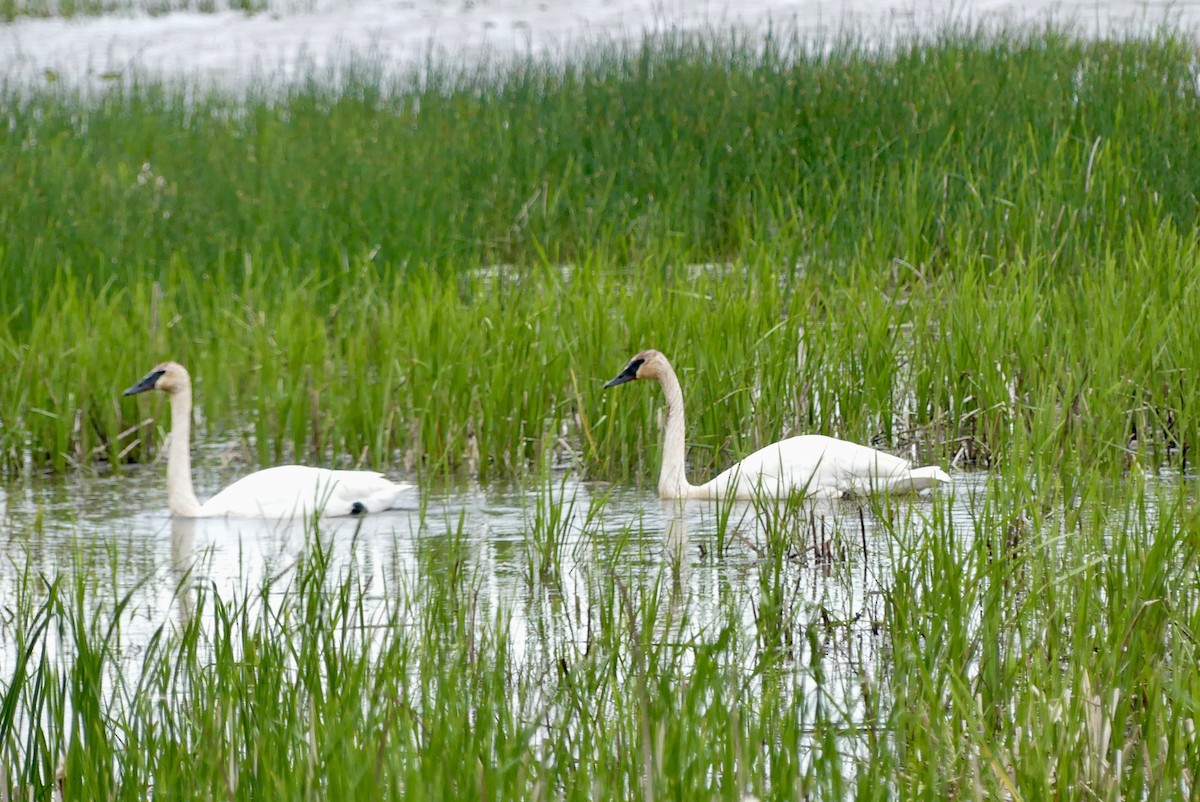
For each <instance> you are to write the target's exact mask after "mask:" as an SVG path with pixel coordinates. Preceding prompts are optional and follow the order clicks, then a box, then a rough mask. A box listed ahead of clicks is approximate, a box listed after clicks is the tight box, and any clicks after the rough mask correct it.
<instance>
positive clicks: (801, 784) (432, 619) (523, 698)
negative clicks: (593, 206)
mask: <svg viewBox="0 0 1200 802" xmlns="http://www.w3.org/2000/svg"><path fill="white" fill-rule="evenodd" d="M1160 491H1162V495H1161V496H1160V497H1158V498H1154V497H1152V496H1151V495H1149V494H1148V493H1147V492H1146V491H1145V490H1143V488H1142V487H1141V484H1140V483H1133V484H1132V485H1130V486H1129V487H1127V488H1126V489H1125V490H1124V491H1121V492H1119V493H1116V494H1115V496H1114V494H1113V493H1112V491H1111V490H1110V489H1108V488H1101V487H1100V486H1099V485H1097V484H1096V483H1092V484H1089V485H1088V486H1087V487H1085V488H1082V489H1081V493H1080V495H1079V497H1078V498H1077V499H1076V500H1075V503H1072V504H1068V505H1057V506H1053V507H1049V506H1048V507H1046V508H1045V511H1044V513H1043V514H1036V513H1035V515H1034V516H1031V517H1026V516H1027V515H1028V513H1029V511H1030V510H1037V509H1039V507H1040V503H1041V502H1042V501H1043V500H1044V499H1043V498H1042V497H1040V496H1036V495H1032V494H1030V493H1029V491H1027V490H1025V489H1023V488H1021V487H1020V486H1017V485H1011V484H1010V485H1005V484H1000V483H993V484H992V486H991V487H989V489H988V494H987V497H986V500H981V501H980V502H979V503H978V504H976V505H974V507H973V508H972V509H973V511H974V520H972V521H969V522H964V521H963V520H962V518H961V517H960V518H959V519H958V520H957V521H956V520H955V519H954V518H953V517H952V516H951V515H950V508H951V506H952V505H951V504H950V503H949V501H948V500H939V501H935V502H933V503H932V506H930V505H928V504H919V505H917V506H914V507H912V508H901V507H885V508H881V509H878V510H874V511H870V510H868V511H867V512H866V517H865V519H864V521H869V522H870V523H869V529H870V531H869V535H868V531H867V529H863V530H862V531H861V532H860V531H859V518H858V515H857V514H854V513H853V511H852V508H846V511H847V512H850V514H848V515H846V516H845V520H843V521H842V522H841V525H840V526H839V527H836V528H833V527H831V528H829V529H825V522H824V521H822V525H821V526H822V530H821V531H822V536H821V537H822V539H823V538H825V537H828V538H829V542H831V543H832V547H831V548H828V549H820V548H816V546H817V545H818V543H817V540H816V538H814V537H812V536H811V535H813V534H815V531H816V530H815V529H811V530H810V528H809V527H808V526H807V525H806V524H807V522H808V520H809V519H808V516H807V515H806V514H805V513H804V511H803V510H800V509H793V510H785V511H783V513H782V514H780V515H777V516H769V515H768V516H763V517H762V518H761V520H760V527H759V528H758V529H757V532H758V534H757V535H754V536H753V537H752V539H746V532H747V530H746V528H745V525H744V524H743V525H742V535H741V538H740V539H734V540H733V545H731V546H729V547H728V548H726V549H725V551H724V552H723V553H722V554H721V555H720V557H719V560H720V562H721V565H719V566H711V567H709V566H708V565H707V563H706V560H705V558H700V559H699V560H697V557H696V553H695V551H694V550H693V549H691V548H688V549H687V551H686V553H685V560H686V561H687V562H688V563H690V564H693V565H694V566H695V567H694V570H696V571H705V570H710V571H712V576H713V577H714V579H715V582H716V584H715V585H713V586H711V587H710V586H709V585H708V583H707V582H701V583H699V584H694V585H691V586H690V589H689V586H688V585H687V583H686V582H685V583H684V585H683V586H682V588H681V587H680V585H679V584H677V583H675V582H673V581H672V578H671V574H670V572H669V571H668V569H667V568H665V567H660V568H654V567H649V568H647V567H645V566H642V567H635V566H636V563H635V562H632V561H631V560H630V557H629V556H628V554H626V553H625V552H626V551H627V550H628V549H629V548H630V544H639V543H644V542H646V541H650V542H651V548H655V549H657V548H659V547H658V545H657V544H656V543H654V542H653V541H654V538H655V537H656V535H655V533H654V532H652V531H647V530H642V529H640V528H634V529H622V528H616V529H612V528H610V529H608V530H606V529H605V527H604V525H603V524H601V523H599V522H598V521H594V522H592V523H588V524H587V525H585V526H584V528H583V531H582V532H575V533H573V534H572V536H571V541H572V542H571V550H572V551H573V552H574V554H575V557H576V558H577V560H576V562H575V567H574V569H573V570H574V572H575V573H574V575H573V577H572V581H571V583H570V584H569V585H567V588H568V590H569V595H568V598H569V603H563V597H562V592H563V588H564V586H563V584H562V579H561V577H563V576H566V572H565V569H564V568H563V567H562V563H561V562H560V560H561V559H562V555H561V554H553V555H552V556H551V559H553V560H554V563H553V565H550V564H548V563H546V562H545V558H546V557H547V554H548V553H545V552H537V551H536V550H524V551H522V550H520V549H512V550H509V551H507V552H502V553H499V554H494V555H493V558H491V559H495V558H496V557H497V556H498V557H499V562H498V563H494V564H492V565H491V567H490V568H489V567H487V566H486V565H485V564H486V563H488V562H490V560H489V559H484V558H482V557H481V555H480V554H479V553H478V552H477V551H476V549H475V547H474V546H473V545H472V543H471V541H472V539H473V537H474V536H473V535H471V534H470V533H469V532H468V531H466V530H464V529H463V528H462V526H461V525H460V526H459V527H458V528H457V529H455V528H454V527H451V528H450V530H449V532H447V533H446V534H441V535H432V536H431V535H421V536H419V537H417V538H415V540H414V544H413V545H412V546H410V547H409V548H411V549H412V553H413V554H414V556H415V561H414V563H413V564H412V567H411V569H409V570H407V571H402V572H400V573H399V574H395V573H391V572H385V573H384V574H379V573H378V572H373V571H372V570H371V569H370V568H369V567H368V566H369V562H367V561H366V560H365V559H360V558H358V557H356V556H355V555H354V553H353V551H354V550H353V548H350V549H348V548H346V547H345V546H344V545H343V546H342V547H341V548H340V549H339V552H340V554H341V556H337V557H335V556H333V555H332V552H331V550H330V548H329V547H328V546H323V545H322V544H321V541H320V539H319V538H318V537H311V538H310V540H309V544H308V547H307V549H306V552H305V555H304V556H303V557H302V559H301V560H300V563H299V565H298V566H297V567H296V569H295V570H294V571H286V572H284V573H282V574H279V575H272V576H268V577H267V578H265V579H263V580H262V582H261V584H260V585H258V586H254V585H251V586H250V587H248V588H246V589H244V590H242V591H238V592H235V593H233V595H232V596H223V595H222V594H221V592H219V591H218V590H217V589H216V588H215V586H212V585H209V584H208V583H206V582H204V581H201V580H198V579H195V578H189V577H185V578H184V579H183V580H182V581H181V584H180V586H179V591H178V596H177V598H176V599H175V601H174V605H173V606H174V607H175V609H174V610H170V609H168V610H163V609H162V608H159V609H158V610H157V611H155V610H142V609H137V608H136V605H133V604H130V603H129V598H130V597H131V596H133V595H134V594H135V591H130V592H129V593H127V594H125V593H114V592H113V591H112V590H111V588H112V585H111V583H108V582H106V581H102V580H97V579H93V578H92V577H97V576H99V577H104V576H106V575H108V574H110V573H113V574H115V573H117V572H120V571H122V570H123V569H121V568H119V567H118V565H117V562H118V561H119V560H121V559H123V558H122V557H121V556H120V555H119V552H118V551H117V550H115V549H114V550H110V551H107V552H105V551H103V550H101V551H100V552H99V554H98V555H94V556H93V557H92V559H91V561H90V562H89V560H87V559H86V558H84V557H83V556H77V557H76V560H75V566H74V568H73V569H68V570H63V571H62V572H61V573H59V574H58V575H56V576H52V577H50V578H48V579H46V580H44V581H43V580H39V579H37V578H35V577H32V576H26V577H25V579H24V580H23V581H22V582H21V583H20V585H19V592H18V593H17V594H16V597H15V598H14V599H13V601H12V605H11V607H9V608H8V609H10V610H11V614H10V616H9V617H7V618H6V619H5V621H4V623H3V625H2V627H0V634H2V635H3V638H4V642H6V643H8V644H11V645H12V646H11V649H12V651H13V652H15V653H16V655H17V657H16V658H14V659H13V662H15V663H16V668H15V669H14V670H13V671H12V672H11V674H9V676H8V677H6V679H5V680H3V682H2V683H0V702H2V703H0V788H8V789H10V793H11V797H12V798H22V799H25V798H37V799H43V798H49V793H50V789H51V788H52V786H53V785H54V783H55V782H56V778H59V780H60V781H61V783H62V785H63V786H64V791H65V794H64V796H65V798H66V799H82V798H86V799H131V800H132V799H144V798H146V796H147V795H148V794H149V793H151V792H153V794H154V796H155V797H156V798H159V797H162V798H168V797H169V798H171V799H212V798H221V799H311V798H335V797H336V798H339V799H373V800H376V799H412V798H438V799H445V798H456V799H485V798H486V799H530V798H544V799H564V800H573V799H580V800H584V799H595V798H606V799H609V798H622V799H649V798H670V799H727V800H741V799H743V798H745V795H747V794H752V795H754V796H756V797H757V798H760V799H805V798H807V799H811V798H821V799H842V798H851V797H852V798H856V799H880V800H882V799H893V798H929V799H947V798H954V799H998V798H1012V799H1050V798H1061V799H1081V800H1082V799H1094V798H1143V799H1180V800H1184V799H1189V798H1193V795H1194V793H1195V790H1196V785H1195V783H1196V781H1197V778H1196V775H1195V767H1196V766H1197V765H1200V740H1198V739H1197V736H1196V730H1195V722H1196V716H1197V713H1198V712H1200V711H1198V705H1197V700H1198V699H1200V673H1198V672H1197V671H1196V670H1195V666H1196V665H1197V662H1198V661H1200V653H1198V648H1197V642H1196V639H1195V633H1197V632H1200V585H1197V582H1196V575H1197V570H1198V569H1200V563H1198V559H1197V558H1198V553H1200V546H1198V544H1200V540H1198V539H1197V533H1198V532H1200V528H1198V525H1200V521H1198V520H1197V518H1196V513H1195V511H1194V509H1193V503H1194V500H1191V499H1188V498H1187V497H1186V496H1185V495H1183V494H1180V493H1178V492H1176V491H1177V488H1170V487H1168V488H1166V489H1165V491H1163V489H1162V488H1160ZM1097 502H1099V503H1097ZM571 504H573V502H572V501H571V500H570V499H562V498H559V497H557V495H556V494H551V495H549V496H547V499H546V501H545V503H539V504H538V505H537V512H536V515H535V518H536V520H534V521H532V523H531V526H532V529H534V530H537V531H543V532H545V531H549V530H551V529H554V528H555V527H556V526H557V523H556V521H555V519H554V516H557V515H559V514H560V513H561V511H562V509H564V505H571ZM1151 509H1153V510H1154V512H1155V514H1147V513H1148V511H1149V510H1151ZM906 510H907V511H906ZM1130 510H1133V511H1134V512H1132V513H1131V512H1129V511H1130ZM1014 511H1016V512H1014ZM601 512H603V510H601ZM601 517H603V516H601ZM733 521H734V523H735V525H736V524H737V516H734V517H733ZM797 524H799V525H797ZM863 525H864V526H865V525H866V524H865V523H864V524H863ZM177 526H178V524H177ZM860 538H861V542H862V544H863V547H865V550H860V547H859V542H860ZM730 539H731V532H730V531H726V530H725V529H724V524H722V525H721V531H718V532H717V533H715V534H714V533H711V532H710V533H709V534H708V535H706V536H705V537H704V538H703V539H702V540H701V541H700V542H699V543H698V545H699V546H700V547H702V548H705V549H707V551H706V552H704V551H702V552H701V553H702V554H703V553H707V554H710V555H716V554H717V549H716V544H718V543H719V542H721V541H722V540H730ZM78 548H79V551H77V552H76V553H77V554H78V555H83V554H85V553H86V552H85V551H84V548H85V547H83V546H82V545H81V546H80V547H78ZM95 548H96V547H95V546H92V549H93V550H95ZM385 551H386V550H385ZM347 552H350V554H349V556H348V557H347ZM177 556H182V557H183V558H184V560H183V561H182V564H183V565H185V566H186V565H187V564H189V563H190V560H191V557H189V556H188V555H186V554H183V555H177ZM379 556H382V555H379V554H373V555H371V556H369V559H371V560H372V561H374V560H375V559H378V557H379ZM363 557H364V558H366V557H368V555H363ZM110 561H111V564H110ZM385 562H386V560H385ZM658 564H659V565H660V566H665V565H666V561H663V562H660V563H658ZM652 565H653V564H652ZM884 565H887V566H890V567H888V568H882V567H881V566H884ZM868 567H869V568H870V572H871V574H872V576H873V577H876V578H877V579H878V585H879V586H878V588H877V587H876V586H875V581H874V580H872V581H871V582H869V583H867V584H866V586H865V588H864V589H865V590H867V591H868V592H867V593H865V594H862V593H859V594H853V593H850V594H847V593H846V589H847V588H849V587H852V586H854V585H856V584H859V583H860V582H861V580H859V579H858V576H859V574H860V571H866V570H867V568H868ZM730 568H733V569H734V570H728V569H730ZM547 569H550V570H547ZM502 574H508V575H509V576H510V577H516V576H521V577H529V578H531V581H530V583H529V584H528V586H526V584H525V583H524V582H516V583H515V584H513V583H505V581H504V580H503V579H501V578H500V577H501V575H502ZM743 574H744V575H743ZM859 587H863V586H862V585H861V584H859ZM701 588H704V590H701ZM497 590H499V597H498V598H499V599H500V601H496V599H497ZM514 591H515V592H514ZM839 599H840V600H841V601H840V602H839V601H837V600H839ZM517 619H519V620H520V621H522V622H523V624H522V626H521V627H514V626H513V623H514V621H515V620H517ZM147 630H149V631H147ZM521 632H524V633H526V636H525V637H521V635H520V633H521ZM6 648H8V647H6ZM64 653H66V654H70V655H71V656H70V658H66V657H64V656H63V655H64ZM33 722H39V726H37V727H32V726H31V723H33Z"/></svg>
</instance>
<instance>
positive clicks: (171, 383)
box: [125, 362, 192, 395]
mask: <svg viewBox="0 0 1200 802" xmlns="http://www.w3.org/2000/svg"><path fill="white" fill-rule="evenodd" d="M191 385H192V380H191V377H190V376H188V372H187V370H186V369H184V367H183V365H181V364H179V363H178V362H160V363H158V364H157V365H155V366H154V367H153V369H151V371H150V372H149V373H147V374H146V375H145V376H143V377H142V380H141V381H139V382H138V383H137V384H135V385H133V386H132V387H130V388H129V389H127V390H126V391H125V395H137V394H138V393H144V392H147V391H149V390H161V391H163V392H164V393H166V394H167V395H174V394H175V393H177V392H179V391H180V390H184V389H186V388H188V387H191Z"/></svg>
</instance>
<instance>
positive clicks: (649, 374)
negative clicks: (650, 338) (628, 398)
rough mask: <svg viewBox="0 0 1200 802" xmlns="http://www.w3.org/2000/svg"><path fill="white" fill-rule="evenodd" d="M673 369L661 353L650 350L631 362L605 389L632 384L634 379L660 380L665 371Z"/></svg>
mask: <svg viewBox="0 0 1200 802" xmlns="http://www.w3.org/2000/svg"><path fill="white" fill-rule="evenodd" d="M670 369H671V363H669V362H667V358H666V357H665V356H663V355H662V353H661V352H659V351H655V350H654V349H653V348H649V349H647V350H645V351H642V352H641V353H640V354H638V355H637V356H635V357H634V358H633V359H631V360H629V364H628V365H626V366H625V370H623V371H621V372H620V373H619V374H618V375H617V376H616V377H614V378H612V379H610V380H609V381H608V382H606V383H605V385H604V386H605V387H616V386H617V385H618V384H624V383H625V382H631V381H633V380H634V379H658V378H659V377H660V376H662V374H663V373H664V371H669V370H670Z"/></svg>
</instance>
